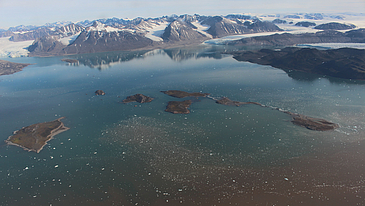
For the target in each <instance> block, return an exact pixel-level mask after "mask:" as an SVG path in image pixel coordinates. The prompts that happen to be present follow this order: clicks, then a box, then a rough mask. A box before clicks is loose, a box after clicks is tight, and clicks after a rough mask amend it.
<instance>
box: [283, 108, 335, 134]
mask: <svg viewBox="0 0 365 206" xmlns="http://www.w3.org/2000/svg"><path fill="white" fill-rule="evenodd" d="M285 113H287V114H289V115H291V116H292V120H291V122H292V123H293V124H295V125H298V126H302V127H305V128H307V129H310V130H316V131H328V130H334V129H337V128H339V125H338V124H336V123H333V122H329V121H327V120H325V119H319V118H313V117H308V116H305V115H302V114H296V113H292V112H285Z"/></svg>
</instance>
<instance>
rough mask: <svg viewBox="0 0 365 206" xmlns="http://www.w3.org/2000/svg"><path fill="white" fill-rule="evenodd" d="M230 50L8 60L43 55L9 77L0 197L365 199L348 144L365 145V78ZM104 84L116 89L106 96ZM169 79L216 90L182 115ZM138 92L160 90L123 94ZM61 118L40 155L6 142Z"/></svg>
mask: <svg viewBox="0 0 365 206" xmlns="http://www.w3.org/2000/svg"><path fill="white" fill-rule="evenodd" d="M232 49H237V48H224V47H221V46H213V47H212V46H206V47H205V46H199V47H189V48H182V49H170V50H156V51H149V52H147V51H138V52H110V53H101V54H85V55H78V56H69V57H66V58H74V59H78V60H79V61H80V63H79V64H78V65H68V63H65V62H62V61H61V59H62V58H63V57H49V58H15V59H6V60H9V61H13V62H22V63H23V62H24V63H32V64H33V65H30V66H28V67H26V68H24V69H23V71H21V72H18V73H15V74H12V75H6V76H0V131H1V132H0V137H1V138H0V139H1V141H2V143H0V205H128V206H129V205H165V204H166V205H230V204H232V205H234V204H236V205H265V203H266V204H267V203H270V205H275V204H276V205H282V204H280V203H288V204H289V203H293V204H294V205H298V204H299V203H302V205H311V204H312V205H314V204H315V203H323V204H320V205H336V204H330V203H331V202H330V201H334V202H333V203H338V202H341V201H343V202H341V203H349V201H350V203H354V204H352V205H361V204H362V203H364V198H365V193H364V188H365V183H364V176H365V171H364V170H362V169H363V166H364V164H365V161H364V159H359V158H360V157H359V156H361V155H362V154H363V153H356V154H358V155H356V154H355V153H354V154H352V153H351V151H357V150H356V149H358V150H359V151H362V150H361V149H362V148H364V147H363V146H362V145H363V144H364V143H363V141H362V140H364V139H365V135H364V134H365V115H364V114H365V82H361V81H360V82H359V81H357V82H356V81H351V80H343V79H337V78H328V77H323V76H320V75H315V74H304V73H300V72H289V73H286V72H284V71H282V70H280V69H275V68H272V67H270V66H260V65H256V64H251V63H247V62H238V61H236V60H234V59H233V58H232V57H231V56H229V55H221V54H219V53H218V52H219V51H226V50H232ZM98 89H101V90H103V91H105V93H106V95H105V96H95V95H94V92H95V91H96V90H98ZM164 90H183V91H188V92H204V93H210V96H209V98H199V99H196V98H190V99H191V100H193V104H192V105H191V106H190V111H191V113H190V114H171V113H167V112H165V111H164V110H165V108H166V105H167V102H168V101H174V100H175V101H180V99H177V98H174V97H170V96H167V95H165V94H163V93H161V92H160V91H164ZM137 93H142V94H144V95H147V96H150V97H153V98H154V100H153V101H152V102H151V103H146V104H139V103H128V104H122V103H120V102H121V101H122V100H123V99H124V98H126V97H127V96H130V95H134V94H137ZM221 97H228V98H230V99H232V100H236V101H252V102H259V103H261V104H264V105H267V106H271V107H277V108H280V109H283V110H287V111H291V112H296V113H300V114H304V115H307V116H311V117H318V118H323V119H326V120H329V121H332V122H335V123H338V124H339V125H340V128H339V129H337V130H335V131H327V132H318V131H311V130H308V129H306V128H303V127H299V126H296V125H293V124H292V123H291V122H290V119H291V118H290V116H288V115H287V114H285V113H282V112H280V111H278V110H274V109H270V108H269V107H259V106H256V105H245V106H241V107H230V106H224V105H219V104H216V103H215V101H214V100H213V99H217V98H221ZM186 99H189V98H186ZM60 117H65V119H63V120H62V121H63V122H64V124H65V126H67V127H69V128H70V130H68V131H66V132H64V133H61V134H59V135H57V136H55V138H54V139H53V140H51V141H50V142H49V143H48V144H47V145H46V146H45V147H44V148H43V150H42V151H41V152H40V153H39V154H37V153H34V152H27V151H24V150H23V149H21V148H19V147H15V146H7V145H6V144H5V143H4V142H3V140H6V139H7V138H8V137H9V136H10V135H12V132H13V131H15V130H19V129H21V128H22V127H25V126H28V125H31V124H35V123H39V122H46V121H51V120H54V119H57V118H60ZM354 148H355V149H354ZM346 149H347V150H346ZM357 152H358V151H357ZM317 159H320V160H318V161H323V162H322V163H321V162H318V161H317ZM314 160H316V161H314ZM350 168H351V169H350ZM304 171H306V172H304ZM304 173H305V174H304ZM326 174H328V175H327V176H326ZM346 174H351V177H349V176H346ZM341 185H342V186H341ZM353 187H357V189H351V188H353ZM349 188H350V189H349ZM341 194H342V196H341ZM346 197H347V199H346ZM336 198H338V199H336ZM351 198H352V199H351ZM313 201H314V202H313ZM296 203H297V204H296ZM326 203H327V204H326ZM342 205H343V204H342Z"/></svg>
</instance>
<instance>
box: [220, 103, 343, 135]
mask: <svg viewBox="0 0 365 206" xmlns="http://www.w3.org/2000/svg"><path fill="white" fill-rule="evenodd" d="M216 103H217V104H222V105H228V106H237V107H238V106H241V105H245V104H254V105H258V106H261V107H269V108H271V109H275V110H278V111H281V112H284V113H285V114H289V115H290V116H291V117H292V120H291V122H292V123H293V124H295V125H298V126H301V127H305V128H307V129H310V130H316V131H328V130H334V129H337V128H339V125H338V124H336V123H333V122H329V121H327V120H325V119H319V118H313V117H308V116H305V115H302V114H297V113H293V112H288V111H283V110H281V109H279V108H276V107H270V106H265V105H263V104H260V103H258V102H239V101H233V100H230V99H229V98H227V97H223V98H221V99H219V100H216Z"/></svg>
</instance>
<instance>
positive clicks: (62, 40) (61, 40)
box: [59, 32, 81, 45]
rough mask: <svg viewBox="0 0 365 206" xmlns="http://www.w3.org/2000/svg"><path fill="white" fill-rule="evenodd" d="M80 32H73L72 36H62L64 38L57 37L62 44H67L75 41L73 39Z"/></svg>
mask: <svg viewBox="0 0 365 206" xmlns="http://www.w3.org/2000/svg"><path fill="white" fill-rule="evenodd" d="M80 33H81V32H79V33H77V34H75V35H72V36H68V37H64V38H61V39H59V41H60V42H61V43H62V44H63V45H69V44H71V43H72V42H74V41H75V39H77V37H78V36H79V35H80Z"/></svg>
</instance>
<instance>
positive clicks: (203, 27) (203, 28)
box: [191, 22, 213, 39]
mask: <svg viewBox="0 0 365 206" xmlns="http://www.w3.org/2000/svg"><path fill="white" fill-rule="evenodd" d="M191 24H193V25H194V26H195V27H196V28H197V29H196V31H198V32H199V33H201V34H203V35H205V36H207V37H209V38H211V39H213V36H212V35H210V34H208V33H207V32H206V31H207V30H208V29H209V28H210V26H208V25H202V24H201V23H199V22H191Z"/></svg>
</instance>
